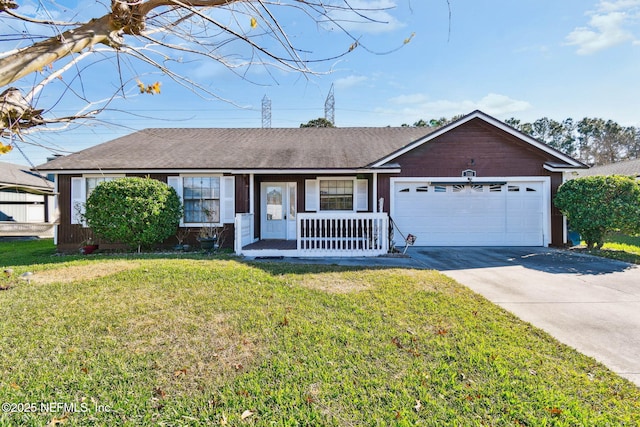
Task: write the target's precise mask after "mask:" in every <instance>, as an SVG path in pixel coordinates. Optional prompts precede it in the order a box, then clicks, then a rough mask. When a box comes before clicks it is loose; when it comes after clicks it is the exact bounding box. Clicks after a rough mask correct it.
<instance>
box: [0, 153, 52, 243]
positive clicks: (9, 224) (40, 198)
mask: <svg viewBox="0 0 640 427" xmlns="http://www.w3.org/2000/svg"><path fill="white" fill-rule="evenodd" d="M54 209H55V201H54V192H53V182H51V181H49V180H47V179H46V178H45V177H44V176H42V175H39V174H37V173H35V172H32V171H31V170H29V168H28V167H25V166H20V165H15V164H12V163H5V162H0V237H2V236H42V237H46V236H48V237H52V236H53V225H54V224H53V222H54V219H55V218H54V217H55V210H54Z"/></svg>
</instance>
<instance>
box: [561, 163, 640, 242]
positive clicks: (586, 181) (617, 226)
mask: <svg viewBox="0 0 640 427" xmlns="http://www.w3.org/2000/svg"><path fill="white" fill-rule="evenodd" d="M554 202H555V205H556V207H557V208H558V209H560V211H562V213H563V214H564V215H566V217H567V219H568V220H569V223H570V224H571V228H572V229H574V230H575V231H577V232H578V233H580V234H581V235H582V238H583V239H584V240H585V241H586V243H587V247H588V248H589V249H593V247H594V246H595V247H598V248H600V247H602V245H603V244H604V240H605V237H606V235H607V233H610V232H613V231H622V232H626V233H632V234H634V233H638V232H639V231H640V185H639V184H638V183H637V182H636V181H635V180H634V179H633V178H631V177H628V176H618V175H611V176H589V177H584V178H578V179H574V180H571V181H567V182H565V183H564V184H562V185H561V186H560V188H559V189H558V193H557V194H556V197H555V199H554Z"/></svg>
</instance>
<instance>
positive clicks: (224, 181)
mask: <svg viewBox="0 0 640 427" xmlns="http://www.w3.org/2000/svg"><path fill="white" fill-rule="evenodd" d="M201 177H202V178H219V179H220V198H219V200H220V213H219V214H220V215H219V218H220V219H219V221H218V222H215V223H208V222H184V214H183V215H182V218H180V227H204V226H210V225H213V226H214V227H222V226H223V225H224V224H233V223H234V222H235V206H236V205H235V179H236V178H235V176H233V175H232V176H225V175H222V174H203V173H196V174H193V173H189V174H180V175H177V176H169V177H167V184H168V185H169V186H171V187H173V189H174V190H176V193H178V196H179V197H180V203H182V205H183V206H184V188H183V183H184V180H183V178H201ZM227 193H230V194H227Z"/></svg>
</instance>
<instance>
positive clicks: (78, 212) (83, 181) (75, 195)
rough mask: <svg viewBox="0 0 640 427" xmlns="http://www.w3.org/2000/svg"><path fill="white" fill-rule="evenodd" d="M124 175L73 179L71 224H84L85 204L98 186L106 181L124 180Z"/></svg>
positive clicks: (86, 176) (85, 176) (89, 176)
mask: <svg viewBox="0 0 640 427" xmlns="http://www.w3.org/2000/svg"><path fill="white" fill-rule="evenodd" d="M123 177H124V175H111V176H104V175H94V176H91V175H84V176H78V177H75V176H74V177H71V224H82V225H83V226H86V224H85V223H84V219H83V217H84V212H85V203H87V199H88V198H89V196H90V195H91V193H92V192H93V190H95V189H96V187H97V186H98V184H100V183H101V182H105V181H113V180H114V179H118V178H123Z"/></svg>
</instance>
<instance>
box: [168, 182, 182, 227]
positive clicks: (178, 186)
mask: <svg viewBox="0 0 640 427" xmlns="http://www.w3.org/2000/svg"><path fill="white" fill-rule="evenodd" d="M167 185H169V187H171V188H173V189H174V190H176V193H177V194H178V198H179V199H180V203H181V204H182V207H183V208H184V199H183V198H182V177H180V176H168V177H167ZM180 226H181V227H183V226H184V214H182V218H180Z"/></svg>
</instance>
